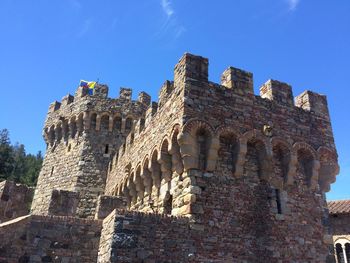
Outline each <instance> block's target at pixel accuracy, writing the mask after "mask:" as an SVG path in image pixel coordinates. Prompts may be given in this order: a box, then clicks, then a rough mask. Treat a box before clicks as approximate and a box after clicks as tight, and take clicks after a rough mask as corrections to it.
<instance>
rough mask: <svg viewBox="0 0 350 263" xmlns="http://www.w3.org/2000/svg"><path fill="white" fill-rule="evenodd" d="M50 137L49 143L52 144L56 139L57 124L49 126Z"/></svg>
mask: <svg viewBox="0 0 350 263" xmlns="http://www.w3.org/2000/svg"><path fill="white" fill-rule="evenodd" d="M48 138H49V143H50V145H51V146H52V145H53V144H54V142H55V140H56V134H55V125H51V127H50V128H49V130H48Z"/></svg>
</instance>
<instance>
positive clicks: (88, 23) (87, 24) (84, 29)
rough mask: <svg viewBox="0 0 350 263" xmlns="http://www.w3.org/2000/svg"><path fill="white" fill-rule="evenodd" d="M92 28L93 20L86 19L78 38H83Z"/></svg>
mask: <svg viewBox="0 0 350 263" xmlns="http://www.w3.org/2000/svg"><path fill="white" fill-rule="evenodd" d="M90 27H91V20H90V19H86V20H85V21H84V23H83V25H82V27H81V29H80V31H79V32H78V34H77V37H78V38H81V37H83V36H84V35H85V34H86V33H87V32H88V31H89V30H90Z"/></svg>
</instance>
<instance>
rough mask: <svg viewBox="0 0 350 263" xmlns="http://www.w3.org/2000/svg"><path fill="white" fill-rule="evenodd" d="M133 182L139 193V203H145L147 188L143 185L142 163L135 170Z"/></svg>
mask: <svg viewBox="0 0 350 263" xmlns="http://www.w3.org/2000/svg"><path fill="white" fill-rule="evenodd" d="M133 182H134V184H135V187H136V192H137V202H141V203H143V196H144V193H145V187H144V183H143V179H142V178H141V163H138V164H137V166H136V169H135V173H134V178H133Z"/></svg>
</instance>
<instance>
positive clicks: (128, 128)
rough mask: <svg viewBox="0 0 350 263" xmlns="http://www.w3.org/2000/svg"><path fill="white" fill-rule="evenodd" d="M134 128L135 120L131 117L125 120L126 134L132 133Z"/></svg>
mask: <svg viewBox="0 0 350 263" xmlns="http://www.w3.org/2000/svg"><path fill="white" fill-rule="evenodd" d="M132 126H133V119H132V118H131V117H127V118H126V120H125V132H129V131H131V129H132Z"/></svg>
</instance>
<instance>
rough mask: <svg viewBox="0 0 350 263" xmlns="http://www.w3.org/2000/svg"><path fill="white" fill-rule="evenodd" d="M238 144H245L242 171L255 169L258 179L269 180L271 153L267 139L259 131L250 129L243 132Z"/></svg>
mask: <svg viewBox="0 0 350 263" xmlns="http://www.w3.org/2000/svg"><path fill="white" fill-rule="evenodd" d="M240 144H246V145H247V148H246V149H245V150H246V154H245V158H244V172H243V173H252V172H253V171H254V170H255V171H256V173H257V174H258V177H259V178H260V179H263V180H266V181H269V180H270V175H271V170H272V169H271V166H272V165H271V157H272V153H271V145H270V143H269V141H268V140H267V139H266V138H265V137H264V136H263V135H262V133H261V132H260V131H258V130H251V131H248V132H246V133H244V134H243V136H242V137H241V138H240ZM240 154H241V153H240ZM249 167H250V168H249Z"/></svg>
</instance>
